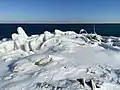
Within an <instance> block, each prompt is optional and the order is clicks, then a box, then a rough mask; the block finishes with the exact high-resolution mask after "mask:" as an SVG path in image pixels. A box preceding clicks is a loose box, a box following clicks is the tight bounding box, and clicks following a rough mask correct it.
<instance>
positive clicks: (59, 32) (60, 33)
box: [55, 29, 64, 36]
mask: <svg viewBox="0 0 120 90" xmlns="http://www.w3.org/2000/svg"><path fill="white" fill-rule="evenodd" d="M55 35H57V36H61V35H64V32H62V31H60V30H58V29H55Z"/></svg>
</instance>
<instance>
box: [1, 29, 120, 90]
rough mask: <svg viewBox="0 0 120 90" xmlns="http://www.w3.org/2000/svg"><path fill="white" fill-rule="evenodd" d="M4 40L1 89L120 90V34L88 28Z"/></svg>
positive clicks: (24, 35) (2, 41)
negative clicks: (90, 31)
mask: <svg viewBox="0 0 120 90" xmlns="http://www.w3.org/2000/svg"><path fill="white" fill-rule="evenodd" d="M17 32H18V33H13V34H12V35H11V37H12V39H11V40H7V39H3V40H1V41H0V90H120V38H119V37H113V36H101V35H97V34H96V33H93V34H88V33H87V31H85V30H84V29H82V30H80V33H79V34H77V33H75V32H73V31H66V32H62V31H60V30H57V29H56V30H55V32H54V33H51V32H48V31H45V32H44V33H43V34H40V35H32V36H28V35H27V34H26V33H25V31H24V30H23V28H21V27H18V29H17Z"/></svg>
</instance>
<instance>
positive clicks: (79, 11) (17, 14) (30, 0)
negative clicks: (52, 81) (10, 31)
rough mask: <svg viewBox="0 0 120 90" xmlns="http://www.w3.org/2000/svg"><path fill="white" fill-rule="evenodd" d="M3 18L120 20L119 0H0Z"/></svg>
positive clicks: (15, 19)
mask: <svg viewBox="0 0 120 90" xmlns="http://www.w3.org/2000/svg"><path fill="white" fill-rule="evenodd" d="M0 22H120V0H0Z"/></svg>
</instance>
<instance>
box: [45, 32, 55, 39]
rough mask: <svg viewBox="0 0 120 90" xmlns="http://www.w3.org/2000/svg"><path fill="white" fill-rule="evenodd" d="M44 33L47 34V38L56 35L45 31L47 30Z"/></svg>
mask: <svg viewBox="0 0 120 90" xmlns="http://www.w3.org/2000/svg"><path fill="white" fill-rule="evenodd" d="M44 35H45V40H48V39H50V38H51V37H53V36H54V34H51V33H50V32H48V31H45V32H44Z"/></svg>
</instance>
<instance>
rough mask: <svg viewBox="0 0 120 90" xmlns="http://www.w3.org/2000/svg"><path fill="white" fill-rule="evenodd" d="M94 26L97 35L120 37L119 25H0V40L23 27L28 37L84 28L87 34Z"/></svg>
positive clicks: (77, 30)
mask: <svg viewBox="0 0 120 90" xmlns="http://www.w3.org/2000/svg"><path fill="white" fill-rule="evenodd" d="M94 25H95V29H96V32H97V34H101V35H105V36H106V35H107V36H120V24H0V39H2V38H11V34H12V33H14V32H16V30H17V27H23V29H24V30H25V31H26V33H27V34H28V35H33V34H41V33H43V32H44V31H46V30H47V31H50V32H54V30H55V29H60V30H62V31H75V32H77V33H78V32H79V30H80V29H83V28H84V29H86V30H87V31H88V32H93V31H94V30H93V27H94Z"/></svg>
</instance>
